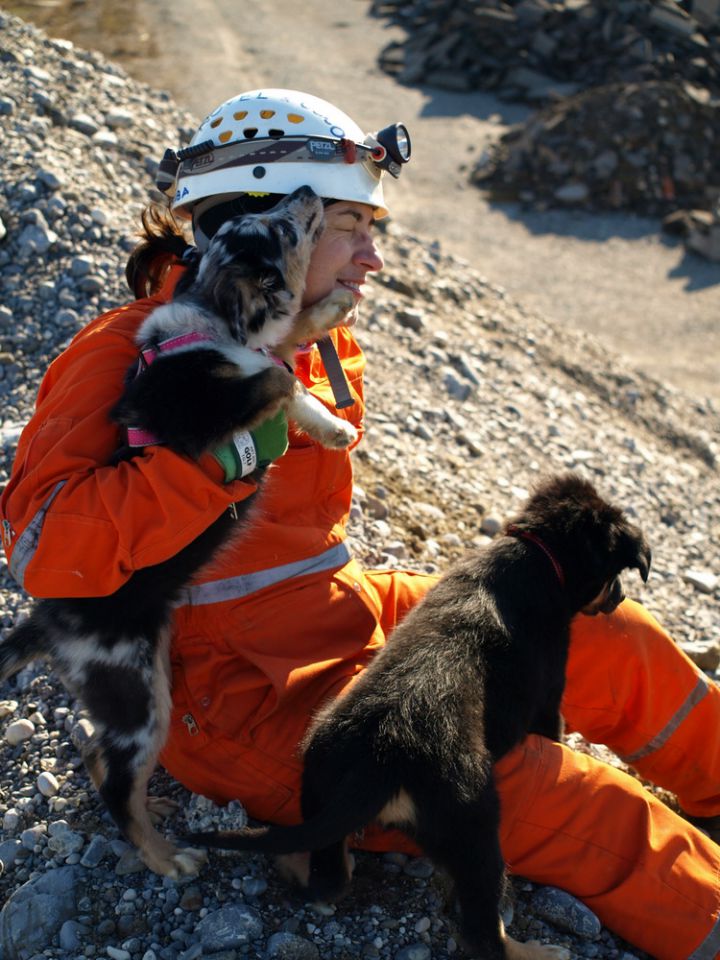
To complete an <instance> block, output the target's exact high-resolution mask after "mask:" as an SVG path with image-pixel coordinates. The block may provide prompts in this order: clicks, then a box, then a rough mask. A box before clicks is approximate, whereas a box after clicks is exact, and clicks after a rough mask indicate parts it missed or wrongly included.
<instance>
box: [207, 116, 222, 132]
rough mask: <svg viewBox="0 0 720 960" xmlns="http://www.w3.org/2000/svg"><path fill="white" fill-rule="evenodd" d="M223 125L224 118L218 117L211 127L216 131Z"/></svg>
mask: <svg viewBox="0 0 720 960" xmlns="http://www.w3.org/2000/svg"><path fill="white" fill-rule="evenodd" d="M221 123H222V117H217V118H216V119H215V120H213V122H212V123H211V124H210V126H211V127H212V128H213V130H214V129H215V127H219V126H220V124H221Z"/></svg>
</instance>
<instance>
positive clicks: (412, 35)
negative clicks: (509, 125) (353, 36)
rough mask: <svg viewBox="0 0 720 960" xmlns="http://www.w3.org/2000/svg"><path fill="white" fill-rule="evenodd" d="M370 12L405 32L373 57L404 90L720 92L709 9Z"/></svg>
mask: <svg viewBox="0 0 720 960" xmlns="http://www.w3.org/2000/svg"><path fill="white" fill-rule="evenodd" d="M370 10H371V13H372V14H374V15H375V16H379V17H386V18H389V19H390V21H391V22H392V23H395V24H398V25H399V26H402V27H403V28H404V29H405V30H407V33H408V36H407V38H406V39H405V40H403V41H402V42H398V41H393V42H392V43H390V44H388V46H387V47H385V49H384V50H383V51H382V52H381V54H380V58H379V62H380V66H381V67H382V68H383V69H384V70H385V71H387V72H388V73H390V74H392V75H393V76H395V77H396V78H397V79H398V80H399V81H400V82H401V83H413V84H414V83H427V84H430V85H432V86H436V87H444V88H446V89H450V90H480V89H481V90H495V91H496V92H497V93H498V94H499V95H500V96H501V97H503V98H504V99H508V100H528V101H533V102H536V103H542V102H545V101H546V100H547V99H548V97H553V96H554V97H557V96H570V95H572V94H575V93H579V92H580V91H581V90H585V89H587V88H588V87H596V86H601V85H603V84H608V83H641V82H646V81H649V80H667V81H675V80H688V81H690V82H691V83H693V84H694V85H696V86H698V87H701V88H703V89H706V90H708V91H710V92H711V93H713V94H715V95H717V94H719V93H720V61H718V56H717V54H718V50H720V5H718V3H717V2H716V0H694V2H691V3H689V2H675V0H624V2H622V3H618V2H617V0H594V2H592V3H590V2H588V0H414V2H410V3H408V2H405V0H373V2H372V3H371V5H370Z"/></svg>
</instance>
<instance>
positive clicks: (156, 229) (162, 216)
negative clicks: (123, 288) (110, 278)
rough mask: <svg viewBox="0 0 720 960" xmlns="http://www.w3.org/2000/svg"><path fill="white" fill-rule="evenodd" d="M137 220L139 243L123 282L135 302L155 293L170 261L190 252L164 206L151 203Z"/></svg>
mask: <svg viewBox="0 0 720 960" xmlns="http://www.w3.org/2000/svg"><path fill="white" fill-rule="evenodd" d="M141 220H142V230H140V231H139V232H138V235H139V237H140V243H139V244H138V245H137V246H136V247H135V249H134V250H133V252H132V253H131V254H130V257H129V259H128V262H127V266H126V267H125V279H126V280H127V284H128V286H129V287H130V290H131V292H132V293H133V295H134V296H135V297H136V298H137V299H138V300H140V299H142V298H143V297H149V296H151V295H152V294H153V293H155V292H156V291H157V290H159V288H160V287H161V286H162V282H163V279H164V278H165V274H166V273H167V271H168V269H169V267H170V266H171V265H172V262H173V261H175V260H182V259H183V258H185V259H188V257H187V255H188V254H189V252H190V251H191V250H194V247H193V246H192V244H190V243H189V242H188V241H187V239H186V236H185V229H184V227H183V225H182V223H181V222H180V221H178V219H177V218H176V217H175V215H174V214H173V212H172V211H171V210H170V209H169V208H168V207H166V206H163V205H161V204H159V203H157V202H154V203H151V204H150V205H149V206H147V207H146V208H145V209H144V210H143V212H142V215H141Z"/></svg>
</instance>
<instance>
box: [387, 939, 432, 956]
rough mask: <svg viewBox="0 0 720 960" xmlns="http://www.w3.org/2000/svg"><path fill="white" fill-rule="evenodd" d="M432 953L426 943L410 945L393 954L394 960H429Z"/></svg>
mask: <svg viewBox="0 0 720 960" xmlns="http://www.w3.org/2000/svg"><path fill="white" fill-rule="evenodd" d="M431 956H432V951H431V950H430V947H429V946H428V945H427V944H426V943H411V944H408V946H406V947H403V948H402V949H401V950H398V952H397V953H396V954H395V960H430V957H431Z"/></svg>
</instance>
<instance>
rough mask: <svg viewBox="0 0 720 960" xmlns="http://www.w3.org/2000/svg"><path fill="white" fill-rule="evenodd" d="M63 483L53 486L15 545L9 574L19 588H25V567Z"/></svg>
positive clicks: (36, 546)
mask: <svg viewBox="0 0 720 960" xmlns="http://www.w3.org/2000/svg"><path fill="white" fill-rule="evenodd" d="M65 482H66V481H65V480H61V481H60V482H59V483H57V484H55V487H54V489H53V491H52V493H51V494H50V496H49V497H48V498H47V500H46V501H45V503H44V504H43V505H42V506H41V507H40V509H39V510H38V512H37V513H36V514H35V516H34V517H33V518H32V520H31V521H30V523H29V524H28V525H27V527H25V529H24V530H23V532H22V533H21V534H20V536H19V538H18V542H17V543H16V544H15V549H14V550H13V552H12V557H11V558H10V573H11V575H12V576H13V578H14V579H15V580H16V581H17V582H18V583H19V584H20V586H21V587H24V586H25V571H26V569H27V565H28V564H29V563H30V561H31V560H32V558H33V557H34V556H35V551H36V550H37V548H38V543H39V542H40V534H41V533H42V528H43V524H44V523H45V514H46V513H47V512H48V510H49V508H50V504H51V503H52V502H53V500H54V499H55V497H56V496H57V495H58V493H59V492H60V490H61V489H62V488H63V487H64V486H65Z"/></svg>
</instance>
